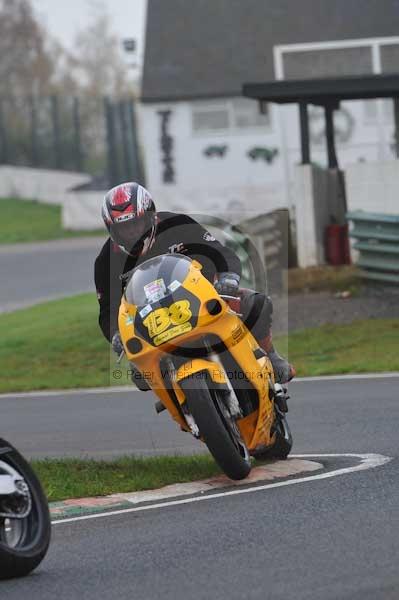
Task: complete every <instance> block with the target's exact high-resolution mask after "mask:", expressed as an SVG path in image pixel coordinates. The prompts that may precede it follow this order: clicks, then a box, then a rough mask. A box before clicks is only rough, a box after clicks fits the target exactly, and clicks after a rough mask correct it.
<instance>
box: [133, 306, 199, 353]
mask: <svg viewBox="0 0 399 600" xmlns="http://www.w3.org/2000/svg"><path fill="white" fill-rule="evenodd" d="M191 317H192V312H191V310H190V302H189V300H178V301H177V302H174V303H173V304H171V305H170V306H169V307H163V308H157V309H156V310H154V311H153V312H152V313H150V314H149V315H148V317H146V318H145V319H144V320H143V325H145V327H146V328H147V331H148V335H149V336H150V338H151V339H152V340H153V342H154V345H155V346H159V345H160V344H163V343H164V342H166V341H168V340H170V339H172V338H174V337H177V336H178V335H182V334H183V333H187V332H188V331H191V329H192V325H191V323H189V321H190V319H191Z"/></svg>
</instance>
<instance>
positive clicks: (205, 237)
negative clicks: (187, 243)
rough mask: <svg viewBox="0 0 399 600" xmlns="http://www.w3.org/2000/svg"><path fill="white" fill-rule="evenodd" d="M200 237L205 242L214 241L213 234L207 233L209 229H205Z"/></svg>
mask: <svg viewBox="0 0 399 600" xmlns="http://www.w3.org/2000/svg"><path fill="white" fill-rule="evenodd" d="M202 237H203V239H204V240H205V241H206V242H216V238H215V237H213V235H212V234H211V233H209V231H205V233H204V235H203V236H202Z"/></svg>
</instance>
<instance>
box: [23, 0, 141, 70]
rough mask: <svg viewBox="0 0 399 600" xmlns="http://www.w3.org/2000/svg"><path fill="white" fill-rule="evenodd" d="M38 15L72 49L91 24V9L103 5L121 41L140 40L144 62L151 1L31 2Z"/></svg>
mask: <svg viewBox="0 0 399 600" xmlns="http://www.w3.org/2000/svg"><path fill="white" fill-rule="evenodd" d="M31 2H32V5H33V7H34V9H35V12H36V14H37V15H38V16H39V17H40V20H41V21H42V22H43V23H44V24H45V25H46V26H47V29H48V30H49V31H50V32H51V34H52V35H53V36H54V37H56V38H58V39H59V40H60V41H61V43H62V44H63V45H64V46H66V47H67V48H71V46H72V44H73V39H74V36H75V33H76V31H77V30H79V29H84V27H85V26H86V25H87V24H88V23H89V22H90V15H91V6H92V5H95V4H103V5H104V6H105V8H106V9H107V11H108V13H109V15H110V17H111V18H112V21H113V28H114V30H115V33H117V34H119V35H120V38H121V39H125V38H136V39H137V42H138V56H139V58H140V60H141V58H142V55H143V45H144V28H145V9H146V4H147V0H31Z"/></svg>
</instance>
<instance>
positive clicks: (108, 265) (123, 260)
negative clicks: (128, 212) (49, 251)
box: [95, 212, 273, 341]
mask: <svg viewBox="0 0 399 600" xmlns="http://www.w3.org/2000/svg"><path fill="white" fill-rule="evenodd" d="M157 218H158V224H157V231H156V237H155V242H154V245H153V246H152V248H151V250H150V251H149V252H147V254H146V255H145V256H142V257H138V258H137V257H132V256H128V255H126V254H124V253H123V252H121V251H120V250H119V248H118V247H117V246H115V244H113V242H112V240H111V239H110V238H109V239H108V240H107V241H106V242H105V244H104V246H103V248H102V249H101V252H100V254H99V255H98V257H97V259H96V262H95V284H96V289H97V297H98V301H99V304H100V316H99V324H100V327H101V330H102V332H103V334H104V336H105V337H106V338H107V340H108V341H111V340H112V336H113V335H114V333H115V332H116V331H117V330H118V312H119V305H120V302H121V297H122V293H123V283H122V281H121V279H120V276H121V275H122V274H123V273H126V272H128V271H130V270H131V269H133V268H134V267H136V266H137V265H139V264H140V263H141V262H144V261H145V260H148V259H149V258H153V257H155V256H159V255H161V254H165V253H167V252H178V253H179V254H185V255H187V256H190V257H191V258H193V259H196V260H198V261H199V262H200V263H201V264H202V267H203V268H202V273H203V275H204V276H205V277H206V278H207V279H208V280H209V281H211V282H212V283H213V281H214V278H215V275H216V274H217V273H223V272H233V273H237V274H238V275H241V263H240V260H239V258H238V257H237V256H236V254H235V253H234V252H233V251H232V250H230V249H229V248H227V247H226V246H223V245H222V244H221V243H220V242H218V241H217V240H216V239H215V238H214V237H213V236H212V235H211V234H210V233H209V232H208V231H207V230H206V229H204V228H203V227H202V225H200V224H199V223H197V222H196V221H194V219H192V218H191V217H189V216H187V215H183V214H176V213H170V212H159V213H157ZM240 295H241V311H242V313H243V315H244V317H243V318H244V322H245V323H246V325H247V326H248V328H249V329H251V331H252V333H253V335H254V336H255V337H256V338H257V340H258V341H259V340H261V339H262V338H265V337H266V336H267V335H268V333H269V330H270V326H271V315H272V311H273V308H272V303H271V300H270V299H269V298H268V297H267V296H265V295H264V294H260V293H257V292H253V291H250V290H245V291H241V293H240Z"/></svg>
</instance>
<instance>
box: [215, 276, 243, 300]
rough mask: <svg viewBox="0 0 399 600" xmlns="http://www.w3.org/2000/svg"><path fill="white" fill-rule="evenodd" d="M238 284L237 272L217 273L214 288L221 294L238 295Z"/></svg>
mask: <svg viewBox="0 0 399 600" xmlns="http://www.w3.org/2000/svg"><path fill="white" fill-rule="evenodd" d="M239 285H240V276H239V275H237V273H218V275H217V281H216V283H215V289H216V291H217V292H218V294H220V295H221V296H238V288H239Z"/></svg>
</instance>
